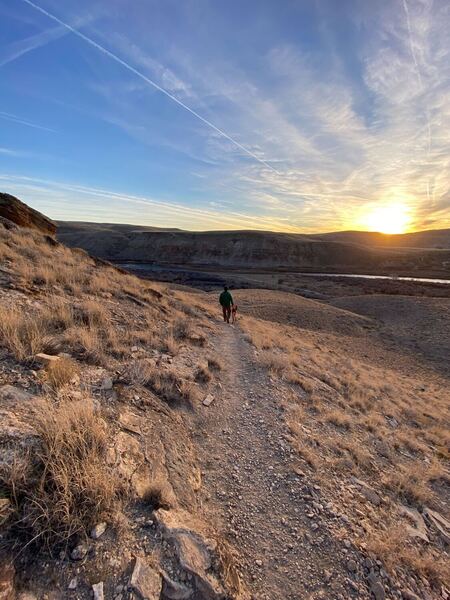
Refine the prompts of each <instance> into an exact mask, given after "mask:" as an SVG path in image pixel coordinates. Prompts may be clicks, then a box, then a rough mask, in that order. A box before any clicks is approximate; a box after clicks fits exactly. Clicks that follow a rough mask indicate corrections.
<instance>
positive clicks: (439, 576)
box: [364, 524, 450, 589]
mask: <svg viewBox="0 0 450 600" xmlns="http://www.w3.org/2000/svg"><path fill="white" fill-rule="evenodd" d="M364 542H365V544H366V545H367V549H368V551H369V552H372V553H373V554H374V555H375V556H377V557H378V558H379V559H380V560H382V561H383V563H384V565H385V567H386V568H387V569H389V570H391V569H397V568H398V567H399V565H400V566H403V567H406V568H408V569H410V570H412V571H413V572H415V573H417V574H419V575H420V576H422V577H425V578H426V579H427V580H428V581H429V582H430V583H431V585H432V586H433V587H434V588H437V589H439V587H440V586H441V585H442V584H444V585H445V584H446V582H448V581H449V580H450V567H449V564H448V561H447V562H446V561H445V559H444V558H439V557H437V556H436V555H435V554H434V553H433V552H432V551H431V550H429V549H427V548H425V547H422V548H418V547H417V546H415V545H414V544H413V543H412V541H411V539H410V538H409V537H408V535H407V532H406V531H405V528H404V527H402V526H400V525H395V524H394V525H390V526H389V527H388V529H387V531H383V532H379V531H373V530H372V531H370V532H369V533H368V534H367V535H366V537H365V539H364Z"/></svg>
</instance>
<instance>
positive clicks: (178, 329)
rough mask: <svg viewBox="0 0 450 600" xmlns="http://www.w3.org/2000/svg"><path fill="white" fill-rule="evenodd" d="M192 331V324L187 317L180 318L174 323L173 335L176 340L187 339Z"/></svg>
mask: <svg viewBox="0 0 450 600" xmlns="http://www.w3.org/2000/svg"><path fill="white" fill-rule="evenodd" d="M191 333H192V332H191V325H190V323H189V321H187V320H186V319H182V318H178V319H176V321H175V322H174V324H173V325H172V335H173V337H174V338H175V339H176V340H186V339H188V338H189V337H190V335H191Z"/></svg>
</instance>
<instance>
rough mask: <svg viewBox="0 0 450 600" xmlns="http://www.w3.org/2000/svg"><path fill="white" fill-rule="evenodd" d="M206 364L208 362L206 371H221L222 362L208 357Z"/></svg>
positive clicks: (213, 357)
mask: <svg viewBox="0 0 450 600" xmlns="http://www.w3.org/2000/svg"><path fill="white" fill-rule="evenodd" d="M207 362H208V369H209V370H210V371H222V369H223V364H222V361H221V360H219V359H218V358H217V357H215V356H208V358H207Z"/></svg>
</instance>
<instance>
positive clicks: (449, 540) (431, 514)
mask: <svg viewBox="0 0 450 600" xmlns="http://www.w3.org/2000/svg"><path fill="white" fill-rule="evenodd" d="M424 515H425V516H426V518H427V519H428V520H429V521H430V523H431V524H432V525H434V527H435V528H436V529H437V530H438V532H439V534H440V535H441V537H442V539H443V540H444V541H445V543H446V544H450V522H449V521H448V520H447V519H446V518H445V517H443V516H442V515H441V514H440V513H438V512H436V511H435V510H431V508H427V507H425V510H424Z"/></svg>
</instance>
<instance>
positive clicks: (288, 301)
mask: <svg viewBox="0 0 450 600" xmlns="http://www.w3.org/2000/svg"><path fill="white" fill-rule="evenodd" d="M233 298H234V300H235V302H236V303H237V304H238V310H239V311H241V312H242V313H243V314H249V315H252V316H255V317H257V318H258V319H264V320H267V321H272V322H274V323H283V324H291V325H295V326H297V327H299V328H301V329H309V330H311V331H324V332H325V331H326V332H329V333H343V334H353V335H361V334H362V333H363V332H364V330H365V329H367V328H370V327H373V325H374V323H373V321H371V319H370V318H367V317H362V316H360V315H358V314H355V313H352V312H350V311H348V310H342V309H341V308H335V307H334V306H329V305H327V304H324V303H321V302H318V301H316V300H309V299H307V298H302V297H301V296H297V295H295V294H289V293H286V292H275V291H271V290H252V289H249V290H235V291H233Z"/></svg>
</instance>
